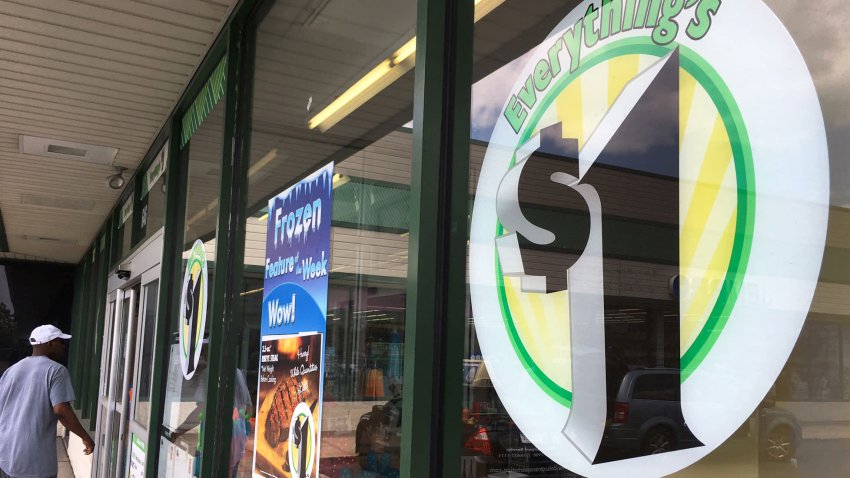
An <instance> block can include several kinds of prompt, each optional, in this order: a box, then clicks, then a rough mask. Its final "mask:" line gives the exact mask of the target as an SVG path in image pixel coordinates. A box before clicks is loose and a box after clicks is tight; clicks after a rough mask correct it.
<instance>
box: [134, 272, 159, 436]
mask: <svg viewBox="0 0 850 478" xmlns="http://www.w3.org/2000/svg"><path fill="white" fill-rule="evenodd" d="M144 291H145V292H144V296H145V298H144V301H145V307H144V310H145V314H144V317H142V318H141V320H142V327H141V328H140V329H139V330H140V332H141V334H142V336H141V339H140V340H139V344H140V345H141V350H139V378H138V384H137V385H136V390H135V391H134V393H135V395H136V400H135V402H136V404H135V407H136V411H135V414H134V419H135V420H136V422H137V423H139V424H140V425H142V426H144V427H145V428H147V426H148V423H149V422H150V401H151V379H152V376H151V374H152V373H153V361H154V360H153V340H154V331H155V330H156V309H157V300H158V298H159V294H158V292H159V281H158V280H155V281H153V282H151V283H150V284H147V285H145V287H144Z"/></svg>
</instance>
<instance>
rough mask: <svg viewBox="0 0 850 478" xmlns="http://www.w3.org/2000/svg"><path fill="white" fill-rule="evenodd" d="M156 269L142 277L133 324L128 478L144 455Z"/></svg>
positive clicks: (139, 472)
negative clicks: (137, 308) (133, 350)
mask: <svg viewBox="0 0 850 478" xmlns="http://www.w3.org/2000/svg"><path fill="white" fill-rule="evenodd" d="M159 272H160V267H159V265H157V266H156V267H153V268H151V269H150V270H148V271H147V272H145V273H144V274H142V282H141V296H140V298H139V315H138V320H137V323H136V344H135V351H136V353H135V357H134V361H135V367H133V370H132V375H130V374H128V377H130V378H131V379H132V380H131V381H130V383H129V387H128V390H129V394H128V398H129V403H128V411H129V414H128V417H129V420H127V421H125V422H126V423H127V426H128V430H129V436H128V438H127V440H126V442H125V446H126V456H127V460H126V463H127V464H126V468H127V470H128V476H130V477H132V478H135V477H142V476H144V469H145V455H146V453H147V437H148V426H149V422H150V404H151V378H152V376H153V362H154V360H153V346H154V337H155V336H156V312H157V303H158V300H159Z"/></svg>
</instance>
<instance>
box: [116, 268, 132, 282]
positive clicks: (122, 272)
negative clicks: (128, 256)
mask: <svg viewBox="0 0 850 478" xmlns="http://www.w3.org/2000/svg"><path fill="white" fill-rule="evenodd" d="M115 275H116V276H118V278H119V279H121V280H127V279H129V278H130V271H127V270H123V269H119V270H117V271H115Z"/></svg>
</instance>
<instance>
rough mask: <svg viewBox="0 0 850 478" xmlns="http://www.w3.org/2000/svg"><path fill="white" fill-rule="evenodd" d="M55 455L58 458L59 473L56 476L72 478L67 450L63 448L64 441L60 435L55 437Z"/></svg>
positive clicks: (58, 477)
mask: <svg viewBox="0 0 850 478" xmlns="http://www.w3.org/2000/svg"><path fill="white" fill-rule="evenodd" d="M56 457H57V458H58V459H59V474H58V475H56V478H74V470H73V469H71V462H70V461H69V460H68V451H67V450H65V442H64V441H62V437H57V438H56Z"/></svg>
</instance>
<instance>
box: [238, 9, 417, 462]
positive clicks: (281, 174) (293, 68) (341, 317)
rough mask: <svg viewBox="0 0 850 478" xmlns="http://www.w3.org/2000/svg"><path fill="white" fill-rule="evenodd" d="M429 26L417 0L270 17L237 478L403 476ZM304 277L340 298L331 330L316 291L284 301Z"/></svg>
mask: <svg viewBox="0 0 850 478" xmlns="http://www.w3.org/2000/svg"><path fill="white" fill-rule="evenodd" d="M414 24H415V2H413V1H380V2H362V1H354V2H330V3H328V2H324V3H321V4H317V5H315V6H311V8H308V9H300V8H295V7H294V6H292V5H289V4H288V2H277V3H276V4H275V5H274V7H273V8H272V9H271V10H270V11H269V13H268V14H267V15H266V17H265V18H264V19H263V20H262V23H261V24H260V26H259V28H258V31H257V37H256V43H257V48H256V71H255V77H254V93H253V118H252V126H253V128H252V131H251V155H250V164H249V165H248V166H247V177H248V191H247V205H248V209H247V210H246V211H245V215H246V217H247V219H246V222H245V228H246V236H247V237H246V241H245V250H244V254H245V255H244V257H245V262H244V273H243V274H244V278H243V282H242V288H241V290H242V292H241V297H242V300H241V304H237V305H236V308H237V309H238V311H240V312H241V313H242V315H243V316H244V321H245V330H244V332H243V334H242V343H241V344H240V351H239V364H238V371H237V377H236V382H235V383H236V387H235V388H236V390H235V397H234V410H233V411H232V414H233V417H234V424H233V434H232V445H231V450H232V454H231V459H230V465H231V469H232V470H233V476H239V477H249V476H290V474H291V475H292V476H311V477H313V476H315V477H318V476H332V477H355V476H370V477H393V476H398V473H399V460H400V444H401V409H402V406H403V405H402V403H401V396H402V387H403V383H402V368H403V364H402V354H403V347H404V339H405V328H404V324H405V303H406V295H405V287H406V281H407V251H408V234H407V231H408V226H409V220H408V217H409V213H410V209H409V196H410V161H411V151H412V145H411V130H410V129H409V128H406V127H405V126H404V125H405V124H406V123H408V122H409V121H410V119H411V117H412V103H413V64H414V52H413V50H412V49H411V48H410V46H411V45H412V43H411V41H412V39H413V38H414ZM329 167H332V168H333V170H332V174H331V173H330V169H327V168H329ZM317 171H318V173H317ZM290 188H292V189H290ZM285 191H292V194H291V195H286V193H285ZM316 191H319V193H318V194H319V196H320V199H321V203H320V206H319V207H317V203H316V200H315V198H314V197H313V196H311V194H313V195H314V194H317V193H316ZM308 197H309V198H310V199H309V200H308V201H307V203H308V204H309V205H310V207H309V208H308V207H307V206H304V207H300V208H299V209H300V210H299V209H292V211H294V212H297V213H298V217H301V218H304V221H309V222H304V223H303V224H305V228H306V229H305V231H309V233H308V232H305V233H304V234H309V235H307V236H301V237H293V236H292V235H291V234H290V233H286V232H285V231H284V229H285V227H286V218H287V211H288V209H287V208H288V207H290V205H291V206H292V207H293V208H295V207H296V206H297V205H298V204H300V203H299V201H301V200H300V199H298V198H308ZM275 198H276V199H275ZM270 199H274V200H273V201H272V202H270ZM270 206H271V207H270ZM328 207H330V210H328V209H326V208H328ZM307 211H309V212H307ZM320 211H321V212H320ZM325 213H328V215H327V216H324V215H323V214H325ZM323 217H327V220H328V221H329V222H328V223H327V224H326V223H324V222H322V223H321V224H318V223H317V222H316V221H320V220H321V221H325V219H320V218H323ZM281 218H282V220H281ZM307 218H309V219H307ZM299 221H300V220H299ZM278 225H280V226H279V227H278ZM305 237H306V238H305ZM278 239H282V240H285V241H289V242H288V243H287V244H286V245H284V246H279V245H277V240H278ZM323 241H328V244H329V257H328V259H329V261H328V262H327V263H326V265H323V266H321V267H319V268H318V269H310V268H309V265H308V262H307V261H308V258H314V259H319V262H321V257H322V256H321V253H317V252H315V251H318V250H319V249H315V247H319V248H321V244H322V242H323ZM289 243H291V244H293V245H292V246H291V247H290V246H289ZM314 244H319V245H318V246H315V247H314ZM322 250H324V249H322ZM269 251H272V252H269ZM281 251H287V252H285V253H284V252H281ZM289 259H291V260H292V261H293V262H292V264H291V267H290V266H288V265H286V264H287V263H288V262H287V261H288V260H289ZM296 264H297V266H296ZM325 268H326V269H325ZM296 269H297V271H296ZM307 270H313V271H314V274H313V276H315V277H314V278H309V277H307V275H305V274H306V273H305V272H303V271H307ZM293 271H295V272H294V273H293ZM325 272H326V273H327V276H324V274H325ZM305 278H306V279H305ZM292 284H300V285H302V286H303V287H304V288H306V289H308V290H309V291H310V292H311V295H312V297H313V298H315V299H316V302H317V304H316V305H317V306H318V308H319V309H321V308H323V307H326V309H325V310H324V311H323V314H322V315H321V317H320V320H319V321H318V322H317V323H316V324H315V325H316V326H315V327H307V328H306V329H305V327H303V326H300V324H301V323H302V321H304V320H307V319H306V317H307V316H306V315H304V314H307V313H308V312H307V301H308V300H310V298H309V297H306V296H304V297H303V298H302V296H301V295H297V297H298V299H297V302H296V299H295V297H296V292H293V293H292V295H291V297H292V299H290V295H289V294H288V293H287V294H286V295H284V296H282V298H281V299H280V300H279V301H277V299H274V297H277V295H275V294H278V293H279V291H280V290H283V289H285V288H287V287H292V290H293V291H297V288H295V286H292ZM287 290H290V289H287ZM284 301H285V302H284ZM275 304H279V305H278V307H280V308H281V309H280V310H281V312H280V314H281V315H280V316H279V318H278V319H279V320H278V322H276V323H273V324H271V326H270V325H269V324H268V323H266V322H268V321H269V320H270V316H271V319H272V320H274V317H275V313H274V312H269V310H271V309H269V308H270V307H272V308H273V305H275ZM290 304H291V307H292V309H291V310H294V311H295V314H294V316H293V317H292V318H290V315H289V312H288V311H289V310H290V309H287V308H284V307H289V306H290ZM284 314H285V315H284ZM275 330H278V331H280V332H274V331H275ZM261 337H262V338H261ZM261 341H262V342H261ZM261 343H262V345H261ZM261 347H262V348H261ZM312 366H315V368H314V369H313V368H311V367H312ZM303 407H306V410H307V412H306V414H308V415H312V418H310V419H309V420H313V421H314V422H315V425H316V426H315V428H317V429H318V433H315V434H310V433H306V432H303V431H302V430H310V428H309V427H308V428H305V427H306V425H305V423H306V421H307V420H306V419H305V420H301V419H299V418H298V416H299V412H298V410H305V408H303ZM228 413H230V412H228ZM299 420H301V421H299ZM296 429H297V430H298V432H297V433H296V432H295V431H294V430H296ZM310 436H312V437H315V439H316V440H317V441H316V443H317V445H316V446H315V448H310V447H309V446H308V444H309V443H310V441H309V439H308V437H310ZM305 447H306V448H305ZM302 451H303V454H302ZM252 473H253V475H252Z"/></svg>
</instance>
